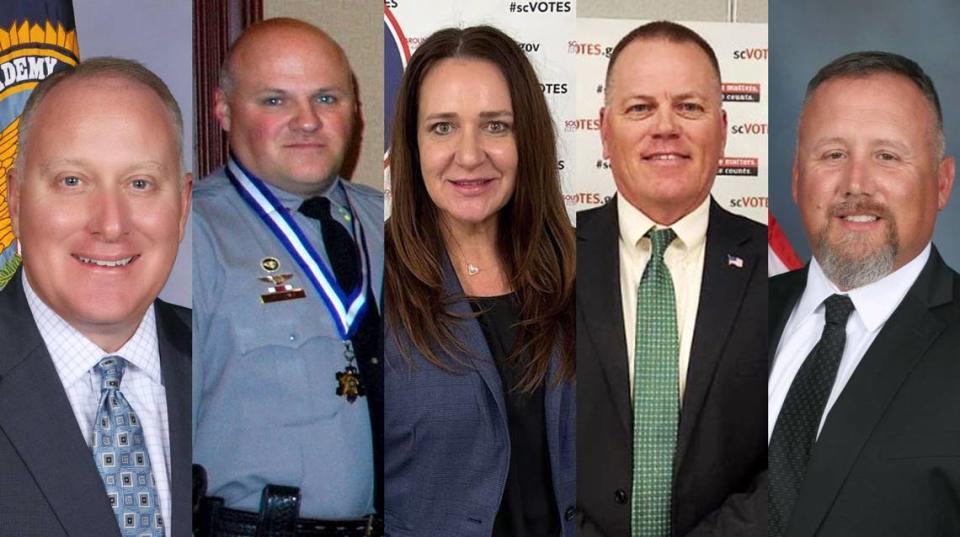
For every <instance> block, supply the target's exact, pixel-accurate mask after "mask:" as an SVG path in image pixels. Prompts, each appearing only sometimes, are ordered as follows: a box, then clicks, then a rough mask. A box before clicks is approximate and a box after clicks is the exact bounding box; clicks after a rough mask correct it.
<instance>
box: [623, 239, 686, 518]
mask: <svg viewBox="0 0 960 537" xmlns="http://www.w3.org/2000/svg"><path fill="white" fill-rule="evenodd" d="M646 236H647V237H649V238H650V242H651V243H652V247H651V253H650V261H649V262H648V263H647V267H646V269H645V270H644V271H643V278H642V279H641V280H640V285H639V287H638V288H637V333H636V342H635V344H634V364H633V371H634V374H633V494H632V502H631V517H630V525H631V530H632V531H631V534H632V535H633V537H669V536H670V534H671V529H670V526H671V498H672V488H673V464H674V455H675V453H676V450H677V423H678V421H679V419H680V395H679V393H680V388H679V379H678V376H679V373H678V368H679V366H678V364H677V357H678V355H679V352H680V343H679V338H678V336H677V306H676V297H675V295H674V290H673V280H672V279H671V277H670V270H669V269H668V268H667V265H666V264H665V263H664V262H663V254H664V252H665V251H666V249H667V246H669V245H670V243H671V242H673V239H674V238H676V236H677V235H676V233H674V232H673V230H672V229H669V228H668V229H656V230H654V229H651V230H650V231H649V232H648V233H647V234H646Z"/></svg>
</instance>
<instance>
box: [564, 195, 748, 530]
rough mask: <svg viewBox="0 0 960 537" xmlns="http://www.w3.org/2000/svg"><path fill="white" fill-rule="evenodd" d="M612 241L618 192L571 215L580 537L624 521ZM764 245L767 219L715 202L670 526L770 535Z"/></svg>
mask: <svg viewBox="0 0 960 537" xmlns="http://www.w3.org/2000/svg"><path fill="white" fill-rule="evenodd" d="M618 241H619V226H618V222H617V205H616V202H615V201H611V202H610V203H607V204H606V205H604V206H603V207H599V208H596V209H591V210H589V211H584V212H581V213H579V214H578V215H577V385H578V389H577V416H578V418H577V430H578V441H577V503H578V505H579V507H580V515H581V518H580V529H581V533H580V535H581V537H593V536H605V537H622V536H627V535H629V531H630V492H631V481H632V480H631V472H632V446H633V410H632V404H631V396H630V393H629V380H628V379H629V377H628V376H627V352H628V350H627V348H626V336H625V335H624V326H623V322H624V321H623V310H622V306H621V296H620V257H619V251H618ZM766 244H767V241H766V227H764V226H762V225H760V224H757V223H755V222H752V221H750V220H748V219H746V218H743V217H741V216H736V215H733V214H731V213H729V212H727V211H725V210H723V209H721V208H720V206H719V205H717V203H716V202H715V201H712V200H711V202H710V221H709V225H708V228H707V241H706V251H705V254H704V266H703V280H702V285H701V289H700V305H699V307H698V311H697V320H696V328H695V330H694V334H693V344H692V347H691V349H690V363H689V367H688V371H687V384H686V389H685V391H684V394H683V405H682V408H681V412H680V424H679V433H678V434H679V438H678V445H677V458H676V467H675V477H674V485H673V529H674V535H675V536H720V535H725V536H726V535H730V536H733V535H736V536H746V537H750V536H754V535H756V536H765V535H766V531H767V518H766V516H767V515H766V513H767V487H766V468H767V441H766V388H767V379H766V377H767V337H766V336H767V334H766V326H767V324H766V318H767V257H766V256H767V253H766ZM728 256H734V257H735V258H736V257H738V258H740V259H741V260H742V261H743V266H742V267H737V266H735V265H734V264H731V263H730V258H729V257H728ZM631 352H632V351H631Z"/></svg>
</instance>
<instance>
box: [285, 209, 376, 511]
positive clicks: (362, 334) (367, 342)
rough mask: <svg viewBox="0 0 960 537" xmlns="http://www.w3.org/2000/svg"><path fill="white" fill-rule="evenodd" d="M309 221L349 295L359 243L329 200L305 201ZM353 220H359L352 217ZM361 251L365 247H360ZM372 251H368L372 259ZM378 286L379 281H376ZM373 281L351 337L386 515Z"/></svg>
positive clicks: (357, 265)
mask: <svg viewBox="0 0 960 537" xmlns="http://www.w3.org/2000/svg"><path fill="white" fill-rule="evenodd" d="M298 210H299V211H300V212H301V213H303V214H304V215H306V216H309V217H310V218H315V219H317V220H319V221H320V232H321V233H322V234H323V246H324V249H325V250H326V251H327V259H329V260H330V264H331V265H332V268H333V273H334V276H336V278H337V283H338V284H339V285H340V288H341V289H343V292H344V294H346V295H349V294H350V291H352V290H353V289H354V287H356V286H357V285H358V284H359V283H360V278H361V270H360V257H359V254H358V253H357V244H356V242H354V240H353V237H351V236H350V232H349V231H347V229H346V228H345V227H343V226H342V225H340V224H339V223H338V222H337V221H336V220H334V219H333V215H331V214H330V200H329V199H327V198H324V197H319V196H318V197H313V198H310V199H308V200H305V201H304V202H303V204H301V205H300V208H299V209H298ZM351 218H356V216H355V215H351ZM360 247H361V248H362V247H363V245H361V246H360ZM370 254H371V252H367V255H368V256H369V255H370ZM377 283H379V282H377ZM373 286H374V282H373V279H372V275H371V281H370V285H369V286H368V287H367V308H366V312H365V313H364V314H363V317H362V318H361V319H360V320H359V322H360V326H359V327H357V331H356V332H355V333H354V334H353V337H352V338H350V341H351V343H352V344H353V350H354V353H355V354H356V357H357V366H358V367H359V369H360V377H361V378H362V380H363V384H364V386H366V397H367V405H368V408H369V409H370V427H371V430H372V431H373V466H374V474H375V480H376V481H375V491H376V492H375V496H374V504H375V505H376V509H377V512H378V513H383V452H382V448H383V369H382V366H381V364H382V357H383V323H381V322H380V311H379V310H378V308H377V300H376V298H375V296H374V293H373Z"/></svg>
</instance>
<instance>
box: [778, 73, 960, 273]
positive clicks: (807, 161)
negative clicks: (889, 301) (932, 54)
mask: <svg viewBox="0 0 960 537" xmlns="http://www.w3.org/2000/svg"><path fill="white" fill-rule="evenodd" d="M936 137H937V131H936V118H935V116H934V112H933V110H932V108H931V106H930V104H929V103H928V102H927V101H926V99H925V98H924V96H923V94H922V93H921V92H920V90H919V88H917V87H916V85H914V84H913V82H911V81H910V80H909V79H907V78H905V77H902V76H898V75H894V74H889V73H881V74H874V75H869V76H865V77H857V78H852V77H841V78H835V79H832V80H828V81H826V82H824V83H823V84H822V85H821V86H820V87H819V88H817V90H816V91H815V92H814V93H813V95H812V96H811V98H810V100H809V102H808V103H807V105H806V107H805V108H804V111H803V115H802V117H801V122H800V130H799V141H798V145H797V154H796V158H795V160H794V168H793V197H794V200H795V201H796V202H797V205H798V206H799V208H800V213H801V216H802V218H803V224H804V227H805V228H806V232H807V235H808V237H809V239H810V244H811V245H812V247H813V251H814V255H815V256H816V257H817V261H818V262H819V263H820V264H821V266H823V268H824V272H825V273H826V274H827V276H828V277H830V279H831V280H832V281H833V282H834V283H835V284H837V286H838V287H840V288H841V289H850V288H854V287H860V286H863V285H866V284H868V283H870V282H872V281H875V280H877V279H879V278H881V277H883V276H884V275H886V274H888V273H889V272H891V271H892V270H896V269H898V268H900V267H902V266H903V265H905V264H906V263H908V262H909V261H910V260H911V259H913V258H914V257H916V256H917V254H919V253H920V251H921V250H922V249H923V248H924V247H925V246H926V245H927V243H929V242H930V239H931V237H932V236H933V227H934V223H935V221H936V216H937V212H938V211H939V210H940V209H942V208H943V207H944V206H945V205H946V203H947V201H948V199H949V197H950V189H951V187H952V185H953V175H954V161H953V159H952V158H949V157H948V158H943V159H941V158H940V156H939V155H936V154H935V153H936V151H937V149H936V146H937V141H936V140H937V139H936Z"/></svg>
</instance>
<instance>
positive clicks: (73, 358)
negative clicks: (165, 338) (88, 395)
mask: <svg viewBox="0 0 960 537" xmlns="http://www.w3.org/2000/svg"><path fill="white" fill-rule="evenodd" d="M22 279H23V291H24V294H26V296H27V303H28V304H29V306H30V311H31V313H32V314H33V319H34V321H35V322H36V323H37V328H38V329H39V331H40V336H41V337H42V338H43V342H44V343H45V344H46V347H47V351H48V352H49V353H50V358H51V359H52V360H53V365H54V366H55V367H56V369H57V374H58V375H59V376H60V381H61V382H62V383H63V385H64V386H70V385H72V384H73V383H75V382H77V381H79V380H81V379H83V378H84V375H85V374H86V373H87V372H88V371H90V370H91V369H92V368H93V367H94V366H95V365H97V363H98V362H99V361H100V360H101V359H102V358H103V357H105V356H121V357H123V359H125V360H126V361H127V362H128V363H129V364H130V365H132V366H134V367H136V368H137V369H139V370H141V371H142V372H143V373H144V374H146V375H147V376H149V377H150V379H151V380H152V381H154V382H156V383H158V384H163V380H162V375H161V372H160V350H159V346H158V344H157V325H156V318H155V315H154V310H153V304H150V307H149V308H147V312H146V314H144V316H143V319H142V320H141V321H140V325H139V326H138V327H137V330H136V331H135V332H134V333H133V336H131V337H130V339H129V340H127V342H126V343H124V344H123V346H122V347H120V349H118V350H117V352H107V351H105V350H103V349H101V348H100V347H99V346H98V345H97V344H96V343H94V342H92V341H90V340H89V339H88V338H87V337H86V336H84V335H83V334H82V333H80V331H79V330H77V329H76V328H74V327H73V326H71V325H70V324H69V323H68V322H67V321H65V320H64V319H63V317H61V316H60V315H58V314H57V312H55V311H53V309H52V308H50V306H48V305H47V304H46V303H45V302H44V301H43V300H42V299H41V298H40V297H39V296H38V295H37V293H36V291H34V290H33V288H32V287H31V286H30V281H29V278H27V272H26V270H24V271H23V275H22Z"/></svg>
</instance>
